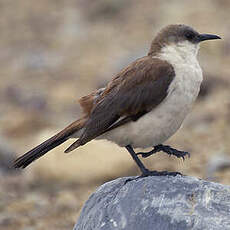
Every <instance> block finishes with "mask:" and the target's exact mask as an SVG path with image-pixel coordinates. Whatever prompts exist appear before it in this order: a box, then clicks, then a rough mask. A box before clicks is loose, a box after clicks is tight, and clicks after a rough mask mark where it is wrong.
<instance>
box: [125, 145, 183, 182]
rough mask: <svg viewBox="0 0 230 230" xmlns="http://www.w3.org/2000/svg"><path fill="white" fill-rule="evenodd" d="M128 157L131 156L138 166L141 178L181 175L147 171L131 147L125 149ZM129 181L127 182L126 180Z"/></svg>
mask: <svg viewBox="0 0 230 230" xmlns="http://www.w3.org/2000/svg"><path fill="white" fill-rule="evenodd" d="M125 148H126V149H127V150H128V152H129V153H130V155H131V156H132V158H133V160H134V161H135V162H136V164H137V165H138V167H139V169H140V170H141V172H142V175H141V177H146V176H176V175H181V173H179V172H167V171H162V172H157V171H149V170H148V169H147V168H146V167H145V166H144V164H143V163H142V162H141V160H140V159H139V158H138V156H137V154H136V153H135V152H134V150H133V148H132V146H131V145H127V146H126V147H125ZM128 181H129V180H128Z"/></svg>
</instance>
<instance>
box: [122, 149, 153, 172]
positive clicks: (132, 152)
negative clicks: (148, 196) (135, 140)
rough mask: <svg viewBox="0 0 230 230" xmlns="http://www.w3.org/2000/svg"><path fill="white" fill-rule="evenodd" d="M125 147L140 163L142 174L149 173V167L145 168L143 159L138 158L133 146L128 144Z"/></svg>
mask: <svg viewBox="0 0 230 230" xmlns="http://www.w3.org/2000/svg"><path fill="white" fill-rule="evenodd" d="M125 148H126V149H127V150H128V152H129V153H130V155H131V157H132V158H133V160H134V161H135V162H136V164H137V165H138V167H139V169H140V170H141V172H142V175H145V174H146V173H148V172H149V170H148V169H147V168H145V166H144V165H143V163H142V162H141V160H140V159H139V158H138V156H137V154H136V153H135V152H134V150H133V148H132V146H131V145H127V146H126V147H125Z"/></svg>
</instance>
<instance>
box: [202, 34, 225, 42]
mask: <svg viewBox="0 0 230 230" xmlns="http://www.w3.org/2000/svg"><path fill="white" fill-rule="evenodd" d="M198 39H199V42H202V41H206V40H213V39H221V37H219V36H217V35H214V34H200V35H199V38H198Z"/></svg>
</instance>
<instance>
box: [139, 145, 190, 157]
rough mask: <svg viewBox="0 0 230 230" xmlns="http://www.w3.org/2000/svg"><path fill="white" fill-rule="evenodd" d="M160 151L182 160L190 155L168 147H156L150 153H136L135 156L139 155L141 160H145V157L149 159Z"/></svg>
mask: <svg viewBox="0 0 230 230" xmlns="http://www.w3.org/2000/svg"><path fill="white" fill-rule="evenodd" d="M160 151H163V152H165V153H167V154H169V155H174V156H176V157H178V158H183V160H184V159H185V156H186V155H188V157H190V153H188V152H184V151H180V150H177V149H174V148H172V147H170V146H169V145H156V146H155V147H154V149H153V150H152V151H150V152H146V153H145V152H139V153H137V155H141V156H142V157H143V158H146V157H149V156H151V155H152V154H154V153H157V152H160Z"/></svg>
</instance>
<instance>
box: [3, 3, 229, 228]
mask: <svg viewBox="0 0 230 230" xmlns="http://www.w3.org/2000/svg"><path fill="white" fill-rule="evenodd" d="M229 10H230V1H228V0H207V1H200V0H193V1H182V0H178V1H160V0H142V1H139V0H132V1H131V0H110V1H108V0H97V1H93V0H70V1H64V0H50V1H47V0H40V1H37V2H34V1H30V0H21V1H14V0H7V1H4V0H3V1H1V2H0V15H1V16H0V31H1V34H0V79H1V84H0V229H2V230H3V229H4V230H10V229H18V230H20V229H23V230H26V229H30V230H31V229H36V230H37V229H60V230H62V229H63V230H64V229H72V227H73V225H74V223H75V221H76V219H77V217H78V215H79V213H80V210H81V207H82V205H83V203H84V202H85V201H86V200H87V198H88V197H89V195H90V194H91V193H92V192H93V191H95V189H96V188H97V187H98V186H99V185H101V184H102V183H105V182H106V181H109V180H112V179H115V178H118V177H122V176H129V175H138V174H139V171H138V170H137V166H136V165H135V163H134V162H133V160H132V159H131V157H130V156H129V154H128V153H127V151H126V150H125V149H122V148H119V147H117V146H116V145H114V144H111V143H109V142H106V141H92V142H90V143H89V144H87V145H86V146H84V147H82V148H79V149H78V150H76V151H74V152H73V153H72V154H67V155H66V154H63V151H64V150H65V148H66V147H67V146H68V145H69V144H71V143H72V142H71V141H68V143H65V144H63V145H62V146H60V147H58V148H56V149H55V150H53V151H52V152H50V153H49V154H47V155H46V156H45V157H43V158H42V159H41V160H39V161H36V163H34V164H32V165H31V166H30V167H28V168H27V169H25V170H23V171H21V170H13V169H10V168H9V167H8V166H9V164H10V163H12V160H13V159H14V158H15V157H16V156H19V155H21V154H22V153H24V152H26V151H28V150H30V149H31V148H32V147H34V146H36V145H37V144H40V142H42V141H44V140H45V139H47V138H48V137H50V136H51V135H53V134H55V133H56V132H57V131H59V130H60V129H62V128H63V127H65V126H66V125H68V124H69V123H70V122H72V121H74V120H75V119H76V118H78V117H79V115H80V112H81V109H80V107H79V105H78V103H77V99H78V98H80V97H81V96H84V95H86V94H88V93H90V92H91V91H92V90H94V89H96V88H99V87H102V86H104V85H105V84H106V83H107V82H108V81H109V80H110V79H111V78H112V77H113V76H114V75H115V74H116V73H117V72H118V71H119V70H121V69H122V68H123V67H125V66H126V65H127V64H128V63H130V62H132V61H133V60H135V59H136V58H138V57H141V56H144V55H145V54H146V53H147V51H148V49H149V46H150V43H151V41H152V39H153V37H154V36H155V34H156V32H157V31H159V29H161V28H162V27H164V26H165V25H167V24H172V23H173V24H174V23H183V24H187V25H190V26H192V27H194V28H195V29H196V30H198V31H199V32H202V33H213V34H217V35H219V36H221V37H222V38H223V40H219V41H209V42H206V43H203V44H202V45H201V49H200V54H199V60H200V64H201V66H202V69H203V72H204V83H203V85H202V88H201V92H200V95H199V98H198V100H197V102H196V104H195V106H194V108H193V112H192V113H191V115H190V116H189V117H188V118H187V119H186V121H185V123H184V125H183V128H182V129H180V130H179V131H178V132H177V133H176V134H175V135H174V136H173V137H172V138H171V139H170V140H169V141H168V142H167V144H171V145H172V146H174V147H175V148H178V149H182V150H185V151H189V152H190V153H191V158H190V159H186V160H185V161H182V160H180V159H175V158H174V157H169V156H168V155H166V154H164V153H158V154H157V155H155V156H152V157H150V158H148V159H146V160H144V162H145V164H146V165H147V166H148V167H149V168H151V169H156V170H169V171H180V172H181V173H183V174H186V175H190V176H195V177H198V178H202V179H208V180H212V181H217V182H220V183H223V184H230V129H229V127H230V92H229V84H230V65H229V63H230V20H229Z"/></svg>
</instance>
